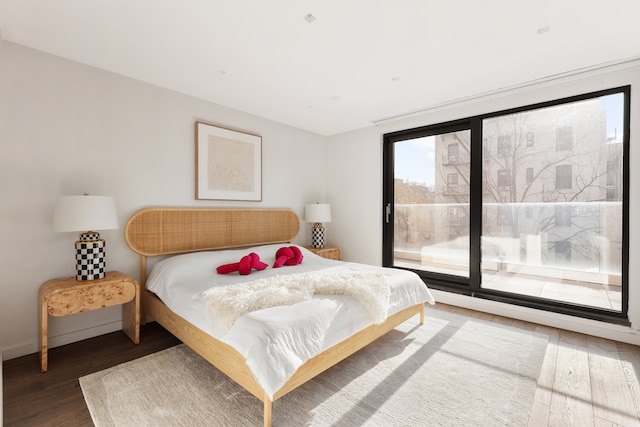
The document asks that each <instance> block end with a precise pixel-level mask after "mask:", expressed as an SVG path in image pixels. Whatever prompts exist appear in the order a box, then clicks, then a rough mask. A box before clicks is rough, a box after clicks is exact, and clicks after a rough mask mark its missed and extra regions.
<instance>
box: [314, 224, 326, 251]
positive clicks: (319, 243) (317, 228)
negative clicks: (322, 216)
mask: <svg viewBox="0 0 640 427" xmlns="http://www.w3.org/2000/svg"><path fill="white" fill-rule="evenodd" d="M311 245H312V246H313V247H314V248H324V227H323V226H322V224H321V223H319V222H316V223H315V224H313V227H312V228H311Z"/></svg>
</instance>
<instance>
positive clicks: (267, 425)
mask: <svg viewBox="0 0 640 427" xmlns="http://www.w3.org/2000/svg"><path fill="white" fill-rule="evenodd" d="M272 407H273V402H272V401H271V399H269V397H268V396H265V397H264V427H271V408H272Z"/></svg>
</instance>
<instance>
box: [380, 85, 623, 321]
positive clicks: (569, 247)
mask: <svg viewBox="0 0 640 427" xmlns="http://www.w3.org/2000/svg"><path fill="white" fill-rule="evenodd" d="M629 95H630V93H629V88H628V87H625V88H618V89H611V90H608V91H602V92H598V93H592V94H585V95H581V96H576V97H572V98H568V99H563V100H558V101H552V102H548V103H543V104H537V105H533V106H527V107H521V108H517V109H513V110H509V111H503V112H497V113H489V114H486V115H482V116H477V117H472V118H467V119H462V120H460V121H456V122H449V123H444V124H441V125H434V126H428V127H424V128H417V129H410V130H406V131H400V132H395V133H392V134H387V135H385V136H384V183H385V184H384V206H383V209H384V225H383V227H384V233H383V236H384V242H383V243H384V247H383V262H384V264H385V265H386V266H395V267H399V268H407V269H411V270H414V271H416V272H418V274H420V275H421V276H422V277H423V278H424V280H425V282H427V283H429V284H430V286H434V287H438V288H442V289H445V290H452V291H455V292H462V293H467V294H469V295H474V296H482V297H484V298H492V299H496V300H500V301H505V302H513V303H516V304H523V305H527V306H532V307H536V308H543V309H550V310H553V311H559V312H563V313H570V314H577V315H581V316H585V317H591V318H598V319H602V320H609V321H613V322H618V323H625V322H626V316H627V289H628V283H627V280H626V273H627V269H628V259H627V248H628V242H627V237H628V214H627V212H628V207H627V205H628V203H627V200H628V196H627V192H628V191H627V187H628V185H627V183H628V171H627V166H626V165H628V160H627V155H626V154H627V152H628V141H629V135H628V123H629V120H628V117H629Z"/></svg>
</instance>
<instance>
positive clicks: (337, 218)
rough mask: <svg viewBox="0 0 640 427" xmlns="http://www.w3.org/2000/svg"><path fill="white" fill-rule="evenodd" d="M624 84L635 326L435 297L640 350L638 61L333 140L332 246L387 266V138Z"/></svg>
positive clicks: (347, 254) (489, 96) (476, 99)
mask: <svg viewBox="0 0 640 427" xmlns="http://www.w3.org/2000/svg"><path fill="white" fill-rule="evenodd" d="M624 85H632V88H631V141H630V146H631V148H630V163H631V167H630V187H629V189H630V191H629V194H630V206H629V208H630V212H631V214H630V215H631V221H630V224H629V225H630V232H629V236H630V237H629V240H630V245H629V258H630V260H631V263H630V266H629V301H630V302H629V319H630V320H631V321H632V328H626V327H621V326H615V325H610V324H604V323H601V322H594V321H588V320H584V319H578V318H574V317H570V316H563V315H556V314H554V313H547V312H543V311H538V310H532V309H526V308H522V307H517V306H513V305H508V304H502V303H495V302H492V301H485V300H480V299H474V298H470V297H466V296H460V295H456V294H452V293H446V292H436V294H437V297H436V299H438V300H439V301H441V302H445V303H450V304H454V305H460V306H464V307H468V308H473V309H477V310H481V311H487V312H492V313H495V314H500V315H507V316H510V317H514V318H519V319H522V320H530V321H534V322H539V323H543V324H548V325H551V326H556V327H564V328H568V329H572V330H575V331H578V332H585V333H591V334H594V335H598V336H604V337H609V338H613V339H618V340H621V341H626V342H632V343H636V344H640V334H639V333H638V329H640V290H638V283H639V282H640V265H638V263H637V262H633V261H634V260H637V259H640V258H639V256H640V224H639V223H638V222H637V221H634V220H633V218H634V217H635V216H634V215H635V214H634V213H635V212H639V211H640V192H639V191H638V187H639V186H640V150H637V149H635V148H637V147H638V146H640V131H638V130H639V129H640V114H638V111H640V96H639V95H638V94H639V93H640V61H633V62H628V63H626V64H619V65H616V66H610V67H606V68H598V69H595V68H594V69H592V70H583V72H581V73H575V74H573V75H566V76H561V77H557V78H554V79H549V80H547V81H540V82H535V83H532V84H527V85H522V86H520V87H518V88H510V89H508V90H504V91H501V92H499V93H492V94H487V95H486V96H481V97H474V98H468V99H465V100H461V101H459V102H454V103H451V104H448V105H446V106H440V107H439V108H433V109H431V110H430V111H426V112H422V113H420V114H412V115H407V116H406V117H405V118H402V119H400V120H394V121H388V122H386V123H383V124H379V125H378V126H376V127H370V128H366V129H361V130H358V131H354V132H349V133H344V134H341V135H336V136H333V137H331V138H329V153H331V154H330V156H329V160H328V168H329V169H330V170H331V171H332V172H331V173H330V174H329V175H328V181H327V184H328V187H327V193H328V198H329V201H330V202H331V207H332V214H333V222H332V223H331V233H332V237H333V243H334V244H336V245H339V246H340V247H341V249H342V253H343V256H344V258H345V259H347V260H350V261H357V262H364V263H370V264H378V265H379V264H381V262H382V136H383V135H384V134H385V133H389V132H393V131H397V130H402V129H410V128H415V127H419V126H425V125H430V124H437V123H442V122H445V121H448V120H455V119H461V118H465V117H470V116H474V115H478V114H484V113H489V112H493V111H500V110H503V109H507V108H513V107H520V106H523V105H528V104H534V103H537V102H543V101H549V100H554V99H558V98H563V97H567V96H572V95H578V94H583V93H587V92H592V91H597V90H602V89H609V88H614V87H619V86H624Z"/></svg>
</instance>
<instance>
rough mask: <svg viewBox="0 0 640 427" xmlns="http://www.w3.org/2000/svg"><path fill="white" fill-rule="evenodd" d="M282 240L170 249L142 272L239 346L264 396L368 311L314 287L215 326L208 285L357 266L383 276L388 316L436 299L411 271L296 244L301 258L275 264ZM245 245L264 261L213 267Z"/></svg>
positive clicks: (363, 321) (198, 320) (183, 312)
mask: <svg viewBox="0 0 640 427" xmlns="http://www.w3.org/2000/svg"><path fill="white" fill-rule="evenodd" d="M282 246H284V245H282V244H279V245H265V246H259V247H253V248H250V249H233V250H224V251H213V252H197V253H192V254H184V255H176V256H173V257H171V258H167V259H164V260H162V261H160V262H158V263H156V264H155V265H154V266H153V269H152V270H151V273H150V275H149V278H148V280H147V289H149V290H150V291H152V292H154V293H155V294H156V295H158V297H159V298H160V299H162V301H163V302H164V303H165V304H166V305H167V306H168V307H169V308H170V309H171V310H172V311H174V312H175V313H177V314H179V315H180V316H182V317H183V318H184V319H186V320H187V321H189V322H190V323H191V324H193V325H194V326H196V327H198V328H200V329H202V330H203V331H205V332H207V333H208V334H210V335H212V336H213V337H215V338H217V339H219V340H220V341H223V342H225V343H227V344H229V345H231V346H232V347H234V348H235V349H236V350H237V351H238V352H239V353H240V354H242V355H243V356H244V357H245V358H246V361H247V365H248V366H249V368H250V369H251V370H252V372H253V374H254V376H255V378H256V380H257V382H258V383H259V384H260V386H261V387H262V388H263V390H264V391H265V393H266V394H267V395H268V396H269V397H270V398H271V399H272V398H273V394H274V393H275V392H276V391H278V390H279V389H280V388H281V387H282V386H283V385H284V384H285V383H286V382H287V380H288V379H289V378H290V377H291V376H292V375H293V373H294V372H295V371H296V370H297V369H298V368H299V367H300V366H301V365H302V364H303V363H305V362H306V361H307V360H308V359H310V358H312V357H314V356H315V355H317V354H318V353H320V352H322V351H324V350H325V349H327V348H329V347H331V346H333V345H335V344H337V343H338V342H340V341H343V340H344V339H346V338H348V337H350V336H351V335H353V334H354V333H356V332H358V331H360V330H362V329H364V328H365V327H367V326H369V325H371V324H372V323H374V320H373V318H372V317H371V314H370V312H369V311H368V310H367V308H366V307H365V305H364V304H362V303H361V302H359V301H358V300H356V299H354V298H352V297H349V296H342V295H316V296H314V297H313V298H312V299H310V300H305V301H301V302H298V303H295V304H291V305H285V306H278V307H269V308H264V309H260V310H257V311H251V312H249V313H247V314H244V315H241V316H240V317H238V318H237V319H236V320H235V322H233V325H232V326H231V327H230V328H229V329H228V331H226V329H225V331H226V332H221V331H220V328H216V327H215V324H214V322H213V320H212V317H211V315H212V314H211V313H209V311H208V310H207V307H206V305H205V302H204V296H203V295H204V293H205V292H206V291H207V290H209V289H210V288H212V287H216V286H230V285H233V284H239V283H242V284H246V283H247V282H248V281H251V280H258V279H265V278H269V277H271V276H277V275H284V274H287V275H296V274H301V273H309V272H314V271H321V272H322V273H325V274H333V273H335V274H341V275H342V274H345V273H348V272H357V273H360V274H370V273H371V274H376V275H382V276H383V277H384V279H385V280H386V281H387V282H388V283H389V288H390V297H389V304H388V309H387V316H389V315H392V314H394V313H396V312H398V311H400V310H402V309H404V308H406V307H409V306H412V305H415V304H419V303H424V302H429V303H430V304H433V303H434V302H435V301H434V299H433V296H432V295H431V293H430V292H429V290H428V289H427V287H426V286H425V284H424V282H422V280H421V279H420V278H419V277H418V276H417V275H416V274H414V273H412V272H409V271H405V270H398V269H391V268H383V267H376V266H370V265H365V264H356V263H347V262H342V261H334V260H329V259H325V258H322V257H319V256H317V255H315V254H313V253H312V252H310V251H308V250H306V249H304V248H302V247H301V248H300V250H301V251H302V252H303V255H304V260H303V262H302V264H299V265H296V266H283V267H280V268H275V269H274V268H272V267H271V266H272V265H273V263H274V262H275V253H276V251H277V250H278V248H280V247H282ZM250 252H255V253H257V254H258V255H259V256H260V259H261V260H262V261H263V262H266V263H268V264H269V267H268V268H267V269H266V270H262V271H256V270H253V271H252V273H251V274H250V275H246V276H241V275H238V274H237V273H230V274H226V275H223V274H218V273H217V272H216V267H218V266H219V265H222V264H228V263H232V262H238V261H239V260H240V258H242V257H243V256H245V255H247V254H249V253H250Z"/></svg>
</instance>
